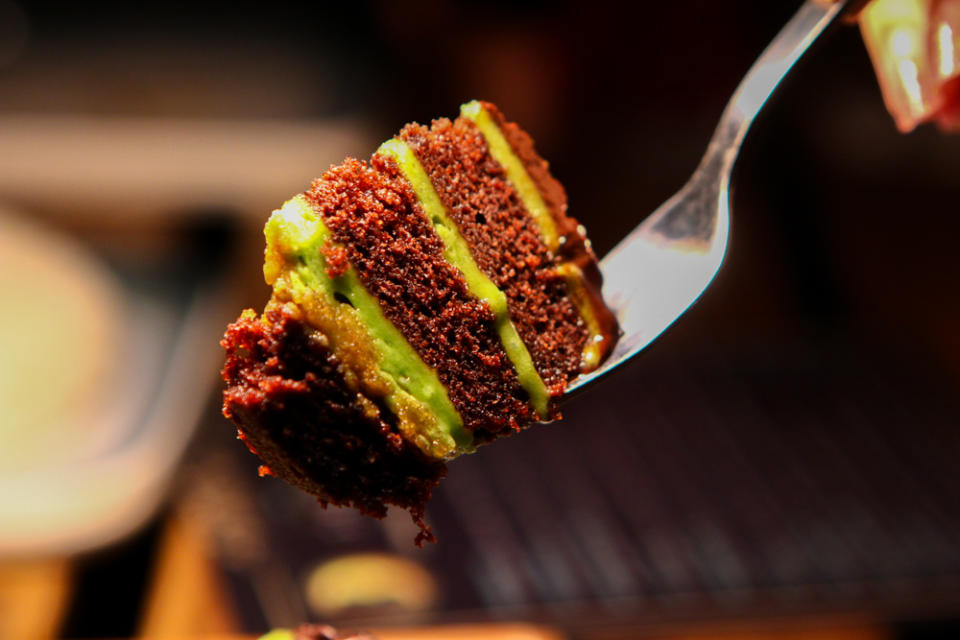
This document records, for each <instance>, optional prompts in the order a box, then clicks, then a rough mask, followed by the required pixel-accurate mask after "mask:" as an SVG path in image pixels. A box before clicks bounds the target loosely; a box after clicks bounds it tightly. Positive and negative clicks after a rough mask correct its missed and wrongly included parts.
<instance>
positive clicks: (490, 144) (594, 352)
mask: <svg viewBox="0 0 960 640" xmlns="http://www.w3.org/2000/svg"><path fill="white" fill-rule="evenodd" d="M460 115H461V116H462V117H464V118H466V119H467V120H470V121H471V122H472V123H473V124H474V126H476V127H477V129H478V130H479V131H480V134H481V135H482V136H483V138H484V140H485V141H486V143H487V148H488V149H489V150H490V155H491V156H493V159H494V160H496V161H497V163H498V164H499V165H500V166H501V167H503V169H504V171H506V172H507V180H508V181H509V182H510V184H512V185H513V188H514V189H516V190H517V195H518V196H519V197H520V202H522V203H523V206H524V208H525V209H526V210H527V212H528V213H529V214H530V216H531V217H532V218H533V221H534V222H535V223H536V225H537V227H539V229H540V236H541V237H542V238H543V241H544V244H546V245H547V248H548V249H549V250H550V251H551V252H556V251H557V249H558V248H559V246H560V237H559V235H558V233H557V225H556V223H555V222H554V220H553V216H552V215H551V214H550V209H549V207H547V203H546V202H544V200H543V196H542V195H540V190H539V189H537V185H536V183H535V182H534V181H533V178H531V177H530V174H529V173H528V172H527V168H526V167H525V166H524V164H523V161H522V160H521V159H520V158H519V156H517V154H516V152H515V151H514V150H513V147H512V146H511V145H510V142H509V141H508V140H507V138H506V136H504V135H503V132H502V131H501V130H500V126H499V125H498V124H497V123H496V122H494V120H493V118H492V117H491V116H490V114H489V113H488V112H487V110H486V109H485V108H484V107H483V104H482V103H481V102H480V101H479V100H472V101H470V102H468V103H466V104H463V105H461V106H460ZM560 274H561V275H562V276H563V278H564V279H565V280H566V281H567V286H568V287H570V292H571V295H572V296H573V300H574V305H575V306H576V308H577V310H578V312H579V313H580V317H581V318H583V321H584V323H586V325H587V330H588V331H589V332H590V335H589V337H588V339H587V342H586V344H584V347H583V351H582V353H581V367H582V370H584V371H592V370H593V369H596V368H597V366H598V365H599V364H600V350H599V346H598V345H599V341H598V340H597V338H598V337H601V336H602V335H603V330H602V329H601V328H600V324H599V322H598V321H597V317H596V314H595V312H594V309H593V306H592V305H591V304H590V302H589V301H588V300H587V299H586V297H585V296H584V294H583V291H582V289H583V274H582V273H581V272H580V270H579V269H578V268H577V267H576V265H573V264H570V263H565V264H563V265H561V266H560Z"/></svg>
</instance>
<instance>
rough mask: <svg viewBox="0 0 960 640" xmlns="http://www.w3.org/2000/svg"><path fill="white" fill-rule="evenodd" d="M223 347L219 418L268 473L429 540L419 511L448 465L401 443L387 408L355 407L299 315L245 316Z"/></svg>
mask: <svg viewBox="0 0 960 640" xmlns="http://www.w3.org/2000/svg"><path fill="white" fill-rule="evenodd" d="M221 344H222V345H223V347H224V349H226V352H227V361H226V365H225V367H224V369H223V378H224V380H225V381H226V384H227V389H226V391H225V392H224V404H223V412H224V415H226V416H227V417H228V418H230V419H232V420H233V421H234V422H235V423H236V425H237V426H238V427H239V429H240V433H241V437H242V438H243V439H244V441H245V442H246V443H247V445H248V446H249V447H250V449H251V450H252V451H253V452H254V453H256V454H257V455H258V456H259V457H260V458H261V459H262V460H263V462H264V463H265V464H266V466H267V469H266V470H264V471H265V472H267V473H269V474H271V475H276V476H279V477H281V478H283V479H284V480H286V481H287V482H289V483H290V484H293V485H295V486H297V487H299V488H301V489H303V490H305V491H307V492H309V493H312V494H314V495H316V496H318V497H319V498H320V499H321V501H323V502H325V503H326V502H329V503H332V504H336V505H344V506H353V507H356V508H358V509H360V510H361V511H363V512H365V513H367V514H369V515H372V516H375V517H383V516H384V515H386V508H387V507H386V505H388V504H392V505H396V506H399V507H402V508H405V509H408V510H409V511H410V513H411V515H412V516H413V518H414V520H415V521H416V522H417V523H418V524H419V525H420V526H421V530H422V533H421V536H422V537H423V538H424V539H430V538H431V534H430V533H429V529H428V528H427V527H426V526H425V525H424V524H423V513H424V507H425V505H426V503H427V501H428V500H429V499H430V494H431V492H432V490H433V488H434V487H435V486H436V484H437V483H438V482H439V480H440V478H442V477H443V476H444V475H445V474H446V467H445V465H444V464H443V462H441V461H437V460H432V459H429V458H427V457H426V456H424V455H423V454H422V453H421V452H420V450H419V449H418V448H417V447H416V446H414V445H413V444H411V443H409V442H407V441H406V440H404V439H403V438H402V437H400V435H399V434H398V433H397V432H396V429H395V427H394V425H393V424H392V422H393V420H394V418H393V416H392V414H391V413H390V412H389V411H387V410H386V409H385V408H383V407H380V408H379V411H371V408H370V404H368V405H367V406H366V407H364V406H363V404H361V403H360V402H358V400H357V393H356V392H355V391H352V390H351V389H350V388H349V387H348V386H347V384H346V383H345V381H344V377H343V374H342V373H341V372H340V371H339V363H338V362H337V360H336V358H335V357H334V356H333V355H332V354H331V353H330V351H329V349H327V347H325V346H324V344H323V342H322V340H319V339H317V337H316V334H315V332H314V331H313V330H312V329H311V328H310V327H309V326H308V325H306V324H305V323H304V321H303V318H302V315H301V313H300V311H299V310H298V309H297V308H296V306H295V305H293V304H290V303H286V304H271V305H270V306H268V308H267V310H266V312H265V314H264V316H263V318H256V317H252V316H241V317H240V318H239V319H238V320H237V321H236V322H234V323H233V324H231V325H230V326H229V327H228V329H227V332H226V334H225V336H224V339H223V341H222V343H221ZM369 400H370V401H371V402H372V403H373V404H376V402H377V399H375V398H371V399H369Z"/></svg>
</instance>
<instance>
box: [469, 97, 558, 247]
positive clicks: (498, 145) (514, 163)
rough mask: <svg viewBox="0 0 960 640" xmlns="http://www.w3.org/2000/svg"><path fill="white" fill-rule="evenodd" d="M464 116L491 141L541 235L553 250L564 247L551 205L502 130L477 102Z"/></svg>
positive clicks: (492, 147)
mask: <svg viewBox="0 0 960 640" xmlns="http://www.w3.org/2000/svg"><path fill="white" fill-rule="evenodd" d="M460 115H461V116H463V117H464V118H466V119H467V120H470V121H471V122H473V124H475V125H476V127H477V129H479V130H480V133H481V134H483V137H484V139H485V140H486V141H487V148H488V149H489V150H490V155H491V156H493V159H494V160H496V161H497V162H498V163H499V164H500V166H501V167H503V169H504V170H505V171H506V172H507V180H509V181H510V184H512V185H513V188H514V189H516V190H517V195H519V196H520V201H521V202H523V206H524V207H526V209H527V212H528V213H529V214H530V215H531V216H532V217H533V220H534V222H536V223H537V227H539V229H540V235H541V236H542V237H543V240H544V243H546V245H547V248H548V249H550V251H556V250H557V247H559V246H560V238H559V235H558V234H557V225H556V223H554V221H553V216H551V215H550V209H549V208H547V203H546V202H544V201H543V196H541V195H540V190H539V189H537V185H536V184H535V183H534V182H533V179H532V178H531V177H530V174H528V173H527V169H526V167H524V166H523V161H522V160H520V158H519V157H517V154H516V153H514V152H513V147H511V146H510V143H509V142H508V141H507V139H506V138H505V137H504V135H503V132H502V131H500V127H499V126H497V123H496V122H494V121H493V118H491V117H490V114H489V113H487V110H486V109H484V108H483V105H482V104H481V103H480V102H478V101H477V100H473V101H472V102H468V103H467V104H465V105H462V106H461V107H460Z"/></svg>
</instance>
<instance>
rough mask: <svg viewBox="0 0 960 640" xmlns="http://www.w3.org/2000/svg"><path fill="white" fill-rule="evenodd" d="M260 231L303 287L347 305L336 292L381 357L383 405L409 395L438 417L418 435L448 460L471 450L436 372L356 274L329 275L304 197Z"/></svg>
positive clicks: (318, 229) (323, 236)
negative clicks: (386, 389) (385, 384)
mask: <svg viewBox="0 0 960 640" xmlns="http://www.w3.org/2000/svg"><path fill="white" fill-rule="evenodd" d="M264 231H265V234H266V236H267V242H268V243H270V242H272V243H273V244H274V246H275V247H276V248H277V249H278V250H280V252H281V253H282V254H283V256H284V258H285V259H286V261H287V262H288V264H289V265H291V267H290V268H291V271H292V272H293V274H294V275H296V276H297V280H298V281H299V282H300V283H301V285H302V286H303V287H304V288H307V289H312V290H313V291H314V292H317V293H321V294H322V295H323V296H324V297H325V299H326V302H327V303H328V304H330V305H337V304H348V303H347V302H341V301H340V300H337V299H336V295H337V294H339V295H340V296H342V297H344V298H345V299H346V300H348V301H349V304H350V306H352V307H353V308H354V310H355V311H356V313H357V315H358V317H359V319H360V321H361V322H362V324H363V325H364V326H365V327H366V330H367V332H368V334H369V336H370V339H371V341H372V343H373V345H374V347H375V350H376V353H377V354H378V355H379V362H378V363H377V364H378V367H379V369H380V371H381V373H382V374H383V375H384V376H385V377H386V378H387V379H388V380H389V382H390V383H391V384H392V385H393V391H392V392H391V393H388V394H387V396H386V397H385V398H384V400H385V402H386V403H387V406H388V407H390V408H391V410H394V406H395V403H394V402H393V401H392V400H393V397H392V396H393V395H394V394H407V395H409V396H411V397H412V398H414V399H415V400H416V401H418V402H420V403H421V404H422V405H424V406H426V407H427V408H428V409H429V410H430V411H431V412H432V413H433V414H434V416H435V417H436V418H437V427H436V429H434V430H433V432H428V433H422V435H424V436H426V437H427V439H428V440H432V441H437V442H440V443H441V446H442V448H443V449H444V450H447V451H450V452H451V455H449V456H447V457H453V456H454V455H459V454H461V453H469V452H472V451H473V450H474V446H473V435H472V434H471V432H470V431H468V430H467V429H466V428H465V427H464V426H463V420H462V419H461V418H460V414H459V413H458V412H457V410H456V408H455V407H454V405H453V403H452V402H451V401H450V398H449V396H448V395H447V390H446V387H444V386H443V384H442V383H441V382H440V379H439V378H438V377H437V373H436V371H434V370H433V369H432V368H430V367H429V366H428V365H427V364H426V363H425V362H424V361H423V360H422V359H421V358H420V356H419V354H418V353H417V352H416V350H415V349H414V348H413V347H412V346H411V345H410V343H409V342H407V339H406V338H404V336H403V334H402V333H400V330H399V329H397V328H396V327H395V326H394V325H393V323H392V322H390V320H388V319H387V317H386V316H384V315H383V311H382V310H381V308H380V303H379V301H378V300H377V299H376V297H374V296H373V295H372V294H371V293H370V292H368V291H367V290H366V288H365V287H364V286H363V284H362V283H361V281H360V277H359V275H358V274H357V272H356V270H355V269H354V268H353V267H352V266H349V267H348V268H347V269H346V270H345V271H344V273H343V274H341V275H336V276H330V275H329V274H328V273H327V264H326V260H325V258H324V256H323V252H322V251H321V248H322V247H323V246H324V244H326V243H328V242H330V240H329V239H330V231H329V229H328V227H327V225H326V224H325V223H324V222H323V220H322V219H321V217H320V216H319V215H318V214H317V213H316V212H315V211H314V209H313V207H312V206H311V205H310V203H309V202H308V201H307V200H306V198H305V197H304V196H303V195H302V194H301V195H298V196H295V197H294V198H291V199H290V200H288V201H287V202H286V203H284V205H283V207H282V208H281V209H278V210H277V211H275V212H274V214H273V215H272V216H271V217H270V219H269V220H268V221H267V225H266V228H265V230H264ZM268 281H269V278H268ZM294 286H296V283H294Z"/></svg>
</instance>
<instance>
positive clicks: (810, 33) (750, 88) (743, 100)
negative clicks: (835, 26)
mask: <svg viewBox="0 0 960 640" xmlns="http://www.w3.org/2000/svg"><path fill="white" fill-rule="evenodd" d="M854 1H856V0H854ZM846 4H847V2H846V0H837V1H835V2H831V3H829V4H828V3H825V2H823V1H818V0H807V2H805V3H804V4H803V6H802V7H800V9H799V10H798V11H797V13H796V14H794V16H793V17H792V18H791V19H790V21H789V22H788V23H787V24H786V25H784V27H783V29H781V30H780V33H778V34H777V37H776V38H774V39H773V41H772V42H771V43H770V44H769V45H767V48H766V49H765V50H764V51H763V53H762V54H760V57H759V58H757V60H756V61H755V62H754V63H753V66H752V67H750V70H749V71H747V73H746V75H745V76H744V77H743V80H741V81H740V85H739V86H738V87H737V89H736V91H734V93H733V96H732V97H731V98H730V102H728V103H727V106H726V108H725V109H724V110H723V114H722V115H721V116H720V123H719V124H718V125H717V128H716V130H715V131H714V134H713V137H712V138H711V139H710V145H709V146H708V147H707V152H706V154H705V155H704V157H703V160H702V161H701V163H700V168H698V170H697V173H696V174H694V179H696V177H697V174H704V175H715V176H720V177H721V179H725V180H729V177H730V170H731V169H732V167H733V162H734V161H735V160H736V157H737V153H738V152H739V151H740V145H741V144H742V143H743V139H744V137H745V136H746V134H747V131H748V130H749V129H750V125H751V124H753V120H754V118H756V116H757V113H759V112H760V109H761V108H762V107H763V105H764V103H765V102H766V101H767V99H768V98H769V97H770V96H771V95H772V94H773V92H774V90H775V89H776V88H777V86H778V85H779V84H780V81H781V80H783V79H784V78H785V77H786V75H787V73H788V72H789V71H790V69H791V68H792V67H793V65H794V63H795V62H796V61H797V60H798V59H799V58H800V56H802V55H803V54H804V52H805V51H806V50H807V48H809V46H810V45H811V44H812V43H813V41H814V40H816V39H817V37H818V36H819V35H820V34H821V33H822V32H823V31H824V29H826V28H827V27H828V26H829V25H830V23H831V22H832V21H833V19H834V18H835V17H836V16H837V14H839V13H841V12H842V11H843V10H844V7H845V5H846ZM716 162H719V163H720V165H721V166H719V167H716V166H710V165H713V163H716ZM707 169H709V170H707ZM718 169H719V171H718ZM724 186H726V185H724Z"/></svg>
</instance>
